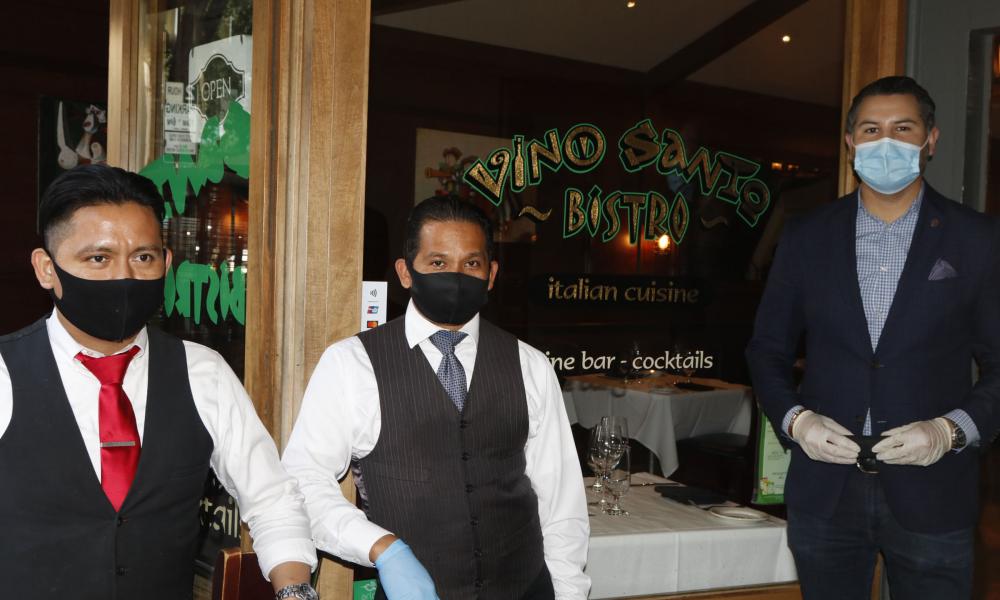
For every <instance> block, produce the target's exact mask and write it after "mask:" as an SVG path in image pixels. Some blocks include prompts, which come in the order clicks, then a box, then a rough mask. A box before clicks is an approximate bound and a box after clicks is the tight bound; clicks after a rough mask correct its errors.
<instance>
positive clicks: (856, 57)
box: [839, 0, 907, 195]
mask: <svg viewBox="0 0 1000 600" xmlns="http://www.w3.org/2000/svg"><path fill="white" fill-rule="evenodd" d="M906 14H907V13H906V0H847V10H846V22H845V27H844V89H843V105H842V112H841V117H842V118H841V123H843V122H844V121H845V120H846V118H847V110H848V109H849V108H850V106H851V100H852V99H853V98H854V96H855V95H857V93H858V92H859V91H861V88H863V87H864V86H865V85H867V84H868V83H871V82H872V81H874V80H876V79H878V78H880V77H886V76H888V75H901V74H903V73H904V72H905V70H906V64H905V59H906ZM839 182H840V185H839V189H840V194H841V195H844V194H847V193H849V192H851V191H852V190H854V189H855V188H856V187H857V182H856V180H855V177H854V169H853V167H852V166H851V162H850V159H849V157H848V151H847V145H846V144H843V143H842V144H841V149H840V180H839Z"/></svg>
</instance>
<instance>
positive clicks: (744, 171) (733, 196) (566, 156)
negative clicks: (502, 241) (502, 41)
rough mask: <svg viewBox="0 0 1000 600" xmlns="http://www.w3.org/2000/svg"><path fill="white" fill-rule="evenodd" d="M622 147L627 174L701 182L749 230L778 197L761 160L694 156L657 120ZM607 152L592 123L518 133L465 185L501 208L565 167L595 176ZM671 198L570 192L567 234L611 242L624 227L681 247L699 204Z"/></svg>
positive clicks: (703, 151)
mask: <svg viewBox="0 0 1000 600" xmlns="http://www.w3.org/2000/svg"><path fill="white" fill-rule="evenodd" d="M617 149H618V160H619V162H620V163H621V165H622V167H623V168H624V169H625V170H626V171H627V172H629V173H637V172H639V171H642V170H645V169H654V170H655V171H656V172H657V173H659V174H661V175H663V176H664V178H665V179H670V178H671V177H673V178H677V177H679V178H681V179H682V180H683V181H684V183H686V184H691V185H694V182H695V181H697V185H698V188H699V191H700V193H701V195H702V196H707V197H714V198H716V199H718V200H719V201H721V202H725V203H727V204H730V205H733V206H734V207H735V209H736V215H737V216H738V217H739V218H740V220H741V221H743V223H744V224H745V225H746V226H748V227H756V226H757V224H758V223H759V221H760V217H761V216H762V215H763V214H764V213H765V212H766V211H767V209H768V207H769V206H770V204H771V192H770V190H769V189H768V187H767V184H765V183H764V182H763V181H762V180H761V179H759V178H758V174H759V172H760V168H761V165H760V163H757V162H755V161H752V160H750V159H747V158H743V157H741V156H737V155H735V154H732V153H729V152H724V151H721V150H711V149H709V148H705V147H699V148H698V149H697V150H693V151H692V150H691V149H688V148H687V147H686V146H685V144H684V139H683V138H682V137H681V135H680V134H679V133H678V132H677V131H675V130H673V129H664V130H662V131H657V129H656V128H655V127H654V126H653V123H652V121H651V120H650V119H644V120H642V121H640V122H639V123H637V124H636V125H634V126H633V127H631V128H630V129H629V130H628V131H626V132H625V133H623V134H622V136H621V137H620V138H619V140H618V146H617ZM607 151H608V141H607V137H606V136H605V135H604V133H603V132H602V131H601V130H600V129H599V128H598V127H597V126H595V125H592V124H590V123H578V124H576V125H574V126H573V127H571V128H569V129H568V130H566V131H565V132H564V133H563V134H562V135H560V133H559V130H558V129H550V130H548V131H547V132H545V134H544V135H543V136H542V137H541V139H528V140H526V139H525V137H524V136H523V135H515V136H513V137H512V138H511V145H510V147H503V148H498V149H496V150H494V151H493V152H492V153H491V154H490V155H489V156H488V157H486V159H485V160H483V159H478V160H476V161H475V162H474V163H472V164H471V165H470V166H469V168H468V169H467V170H466V171H465V174H464V175H463V181H465V182H466V183H467V184H469V185H470V186H471V187H472V188H473V189H475V190H476V191H477V192H478V193H479V194H481V195H482V196H483V197H485V198H486V199H488V200H489V201H490V202H492V203H493V204H494V205H495V206H500V204H501V203H502V202H503V200H504V193H505V191H506V190H507V189H510V190H511V191H512V192H514V193H520V192H522V191H524V190H525V189H527V188H528V187H533V186H537V185H539V184H541V183H542V179H543V176H544V174H545V172H553V173H555V172H558V171H559V170H561V169H563V168H565V169H567V170H568V171H571V172H573V173H576V174H581V175H582V174H586V173H589V172H591V171H593V170H594V169H596V168H597V167H598V166H599V165H600V164H601V163H602V162H603V161H604V158H605V155H606V154H607ZM670 196H671V193H670V192H669V191H667V192H666V193H661V192H659V191H655V190H648V191H634V190H602V189H601V188H600V187H598V186H591V187H586V186H583V187H580V188H576V187H569V188H567V189H566V190H565V191H564V193H563V217H562V231H563V237H564V238H569V237H573V236H576V235H581V234H586V235H588V236H590V237H591V238H595V239H600V240H601V241H603V242H608V241H610V240H612V239H614V238H615V237H616V236H617V235H618V234H619V232H620V231H621V230H622V228H623V227H624V228H627V231H628V235H629V242H630V243H636V242H638V241H640V240H643V239H646V240H654V239H657V238H659V237H661V236H662V235H668V236H670V238H671V240H672V241H673V242H674V243H675V244H680V243H681V242H682V241H683V240H684V235H685V233H686V232H687V227H688V224H689V222H690V220H691V211H690V207H689V201H691V200H693V199H691V198H686V197H685V195H684V194H683V193H682V192H681V191H675V192H674V193H673V197H670ZM521 214H527V215H529V216H531V217H532V218H534V219H536V220H539V221H545V220H547V219H548V218H549V217H550V216H551V215H552V209H549V210H547V211H544V212H542V211H540V210H539V209H537V208H535V207H532V206H527V207H525V208H523V209H522V210H521Z"/></svg>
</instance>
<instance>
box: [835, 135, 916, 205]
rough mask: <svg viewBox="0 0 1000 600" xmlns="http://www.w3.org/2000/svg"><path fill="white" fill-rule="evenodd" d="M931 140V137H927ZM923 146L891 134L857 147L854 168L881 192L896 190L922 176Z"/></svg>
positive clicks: (888, 192)
mask: <svg viewBox="0 0 1000 600" xmlns="http://www.w3.org/2000/svg"><path fill="white" fill-rule="evenodd" d="M927 140H928V141H930V138H927ZM926 145H927V142H926V141H925V142H924V144H923V146H916V145H914V144H908V143H906V142H901V141H899V140H894V139H892V138H890V137H884V138H881V139H878V140H875V141H874V142H865V143H864V144H858V145H857V146H855V147H854V170H855V171H856V172H857V174H858V177H860V178H861V181H864V182H865V183H867V184H868V187H870V188H872V189H873V190H875V191H876V192H878V193H880V194H895V193H896V192H898V191H900V190H902V189H903V188H905V187H906V186H908V185H910V184H911V183H913V180H915V179H916V178H917V177H920V151H921V150H923V149H924V146H926Z"/></svg>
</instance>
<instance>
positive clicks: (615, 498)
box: [604, 442, 631, 517]
mask: <svg viewBox="0 0 1000 600" xmlns="http://www.w3.org/2000/svg"><path fill="white" fill-rule="evenodd" d="M630 455H631V452H629V448H628V443H627V442H626V444H625V447H624V449H623V452H622V454H621V455H620V456H619V460H618V462H617V464H615V465H614V466H612V467H611V468H610V469H608V471H607V475H606V476H605V477H604V487H605V488H606V489H607V491H608V493H609V494H610V495H611V505H610V506H608V507H606V508H605V509H604V512H605V514H608V515H611V516H622V517H627V516H628V512H627V511H626V510H625V509H624V508H622V505H621V499H622V496H624V495H625V494H627V493H628V490H629V486H630V484H631V473H630V472H631V469H630V467H631V464H630V461H631V456H630Z"/></svg>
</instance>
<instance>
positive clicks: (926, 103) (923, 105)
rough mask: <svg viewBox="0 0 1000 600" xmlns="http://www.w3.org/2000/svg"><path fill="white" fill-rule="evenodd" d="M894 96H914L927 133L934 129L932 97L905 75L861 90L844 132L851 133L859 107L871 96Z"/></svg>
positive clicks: (894, 76)
mask: <svg viewBox="0 0 1000 600" xmlns="http://www.w3.org/2000/svg"><path fill="white" fill-rule="evenodd" d="M893 94H908V95H910V96H913V97H914V98H915V99H916V101H917V105H918V106H919V107H920V118H922V119H923V120H924V127H926V128H927V131H930V130H931V129H934V109H935V108H937V107H936V106H935V104H934V100H933V99H932V98H931V95H930V94H928V93H927V90H925V89H924V88H923V86H921V85H920V84H919V83H917V82H916V81H915V80H914V79H913V78H912V77H906V76H903V75H892V76H890V77H883V78H882V79H876V80H875V81H873V82H871V83H869V84H868V85H866V86H865V87H863V88H861V91H860V92H858V95H857V96H855V97H854V100H851V108H850V109H849V110H848V111H847V122H846V123H845V126H844V131H846V132H847V133H851V132H852V131H854V125H855V123H857V120H858V107H859V106H861V102H862V101H863V100H864V99H865V98H868V97H870V96H891V95H893Z"/></svg>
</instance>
